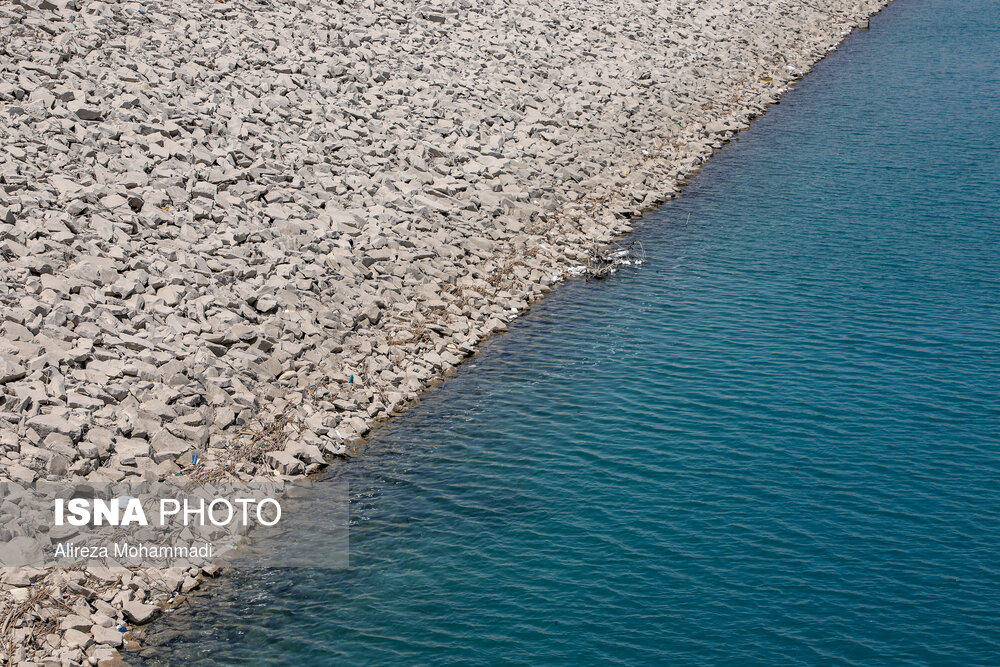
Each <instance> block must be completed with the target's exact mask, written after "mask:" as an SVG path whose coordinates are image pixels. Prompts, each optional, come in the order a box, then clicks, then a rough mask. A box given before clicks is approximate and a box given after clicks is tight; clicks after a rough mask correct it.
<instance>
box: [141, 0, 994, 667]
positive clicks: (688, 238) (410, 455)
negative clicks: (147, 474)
mask: <svg viewBox="0 0 1000 667" xmlns="http://www.w3.org/2000/svg"><path fill="white" fill-rule="evenodd" d="M998 66H1000V11H998V5H997V3H996V2H995V1H994V0H966V1H964V2H950V1H946V0H898V2H896V3H895V4H894V5H892V6H890V7H889V8H888V9H887V10H886V11H885V12H884V14H882V15H881V16H879V17H877V18H876V19H875V20H873V22H872V30H871V31H870V32H863V33H858V34H855V35H854V36H852V37H851V38H850V39H849V40H848V42H847V43H846V44H845V45H844V46H843V47H842V48H841V50H840V51H838V52H837V53H835V54H833V55H831V56H830V57H829V58H828V59H827V60H826V61H824V62H823V63H821V64H820V65H819V66H818V67H817V68H816V69H815V70H814V72H813V73H811V74H810V75H809V76H808V77H807V78H806V79H805V80H804V81H803V82H802V83H801V84H800V86H799V87H798V88H797V89H796V90H795V91H793V92H791V93H790V94H789V95H787V96H786V98H785V99H784V101H783V102H782V104H781V105H779V106H777V107H775V108H774V109H773V110H772V111H771V112H769V113H768V115H767V116H765V117H764V118H762V119H760V120H759V121H758V122H756V123H755V125H754V127H753V128H752V129H750V130H749V131H748V132H746V133H744V134H743V135H741V138H740V140H739V141H737V142H734V143H733V144H731V145H730V146H728V147H727V148H726V149H724V150H723V151H721V152H720V153H719V154H718V155H716V156H715V157H714V158H713V160H712V161H711V162H710V163H709V164H708V165H707V166H706V168H705V170H704V171H703V172H702V173H701V174H700V175H699V176H698V177H697V178H696V179H695V180H694V181H693V182H692V183H691V185H690V186H689V187H688V188H687V190H686V191H685V193H684V195H683V196H682V197H681V198H679V199H677V200H675V201H673V202H671V203H669V204H668V205H666V206H664V207H663V208H662V209H660V210H659V211H657V212H655V213H653V214H651V215H649V216H648V217H647V218H645V219H644V220H643V221H642V223H641V224H640V225H639V228H638V231H637V237H638V238H640V239H641V240H642V241H643V243H644V245H645V248H646V250H647V252H648V254H649V255H650V262H649V263H648V264H647V265H646V266H644V267H642V268H641V269H639V270H637V271H633V272H627V273H621V274H619V275H617V276H615V277H614V278H611V279H609V280H607V281H604V282H592V283H585V282H582V281H578V282H573V283H570V284H567V285H565V286H563V287H561V288H560V289H559V290H557V291H556V292H554V293H553V294H552V295H550V296H549V297H547V298H546V299H545V300H544V301H543V302H542V303H541V304H540V305H539V306H538V307H537V308H536V309H535V310H533V311H532V312H531V313H530V314H529V315H528V316H526V317H524V318H522V319H520V320H518V321H517V323H516V324H515V325H514V326H513V327H512V328H511V331H510V333H509V334H507V335H505V336H503V337H502V338H500V339H498V340H496V341H494V342H492V343H491V344H490V345H488V347H487V349H486V350H485V351H484V353H483V354H482V355H480V356H478V357H477V358H475V359H474V360H472V361H471V362H470V363H469V364H468V365H466V366H464V367H463V368H462V369H461V370H460V372H459V373H458V374H457V376H456V377H454V378H453V379H451V380H450V381H449V382H448V383H447V384H446V385H445V386H444V387H443V388H441V389H439V390H436V391H434V392H432V393H430V394H429V395H428V396H427V397H426V400H424V401H423V402H422V403H420V404H419V405H417V406H415V407H414V408H413V409H412V410H411V411H410V412H408V413H407V414H406V415H405V416H404V417H403V418H401V419H399V420H397V421H396V422H394V423H393V424H392V425H391V426H389V427H388V428H385V429H383V430H382V431H380V432H379V433H378V434H377V436H376V437H375V439H374V441H373V443H372V444H371V446H370V447H369V449H368V450H367V451H366V452H365V453H364V454H362V455H361V456H359V457H358V458H357V459H355V460H353V461H351V462H349V463H347V464H345V465H344V466H342V467H341V468H339V469H338V470H337V471H335V474H336V475H338V476H339V477H346V478H347V479H348V480H349V481H350V484H351V489H352V506H351V512H352V533H351V564H352V566H351V568H350V569H348V570H343V571H329V570H327V571H323V570H313V571H309V570H267V571H263V572H250V573H243V574H238V575H236V576H234V577H232V578H230V579H228V580H226V581H225V582H223V583H222V584H220V585H219V586H216V587H214V588H213V589H212V590H211V592H210V593H209V594H207V595H205V596H202V597H201V598H199V599H198V600H197V601H196V602H195V604H194V606H193V607H192V608H191V609H189V610H188V611H183V612H178V613H176V614H174V615H172V617H171V618H169V619H166V620H164V621H163V622H162V623H159V624H158V625H157V628H156V632H155V633H154V635H153V637H152V638H151V639H152V643H153V644H154V645H153V646H152V648H151V649H149V650H148V651H147V652H146V654H145V655H146V659H147V661H148V663H149V664H229V663H244V664H288V665H302V664H331V665H332V664H372V665H382V664H483V663H501V662H503V663H510V664H526V665H527V664H530V665H536V664H578V663H609V664H731V665H746V664H761V663H767V664H824V665H825V664H887V663H891V664H902V663H910V664H927V663H934V664H962V665H970V664H983V665H986V664H993V665H996V664H1000V394H998V390H1000V342H998V333H1000V227H998V225H1000V219H998V218H1000V216H998V206H997V196H998V194H1000V176H998V174H1000V160H998V155H1000V152H998V148H1000V74H998ZM689 218H690V219H689ZM688 219H689V221H688V222H687V223H685V221H686V220H688ZM318 493H319V494H320V499H321V494H322V491H321V490H320V491H319V492H318ZM178 631H182V632H183V634H177V633H178Z"/></svg>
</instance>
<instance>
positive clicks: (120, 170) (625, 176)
mask: <svg viewBox="0 0 1000 667" xmlns="http://www.w3.org/2000/svg"><path fill="white" fill-rule="evenodd" d="M885 1H886V0H808V1H807V0H778V1H767V2H765V1H763V0H758V1H752V0H666V1H664V2H637V1H625V0H617V1H615V0H612V1H609V2H604V1H601V2H597V1H595V0H554V1H553V2H547V3H531V2H527V1H526V0H506V1H493V2H472V1H469V0H457V1H454V2H435V3H428V4H421V3H414V2H401V1H388V2H373V1H369V2H347V3H336V2H332V1H329V0H319V1H314V2H304V1H297V2H291V1H283V0H278V1H269V2H251V1H247V0H215V1H208V0H194V1H190V0H189V1H185V2H178V1H177V0H161V1H160V2H156V3H145V2H101V1H96V0H95V1H89V0H88V1H85V0H20V1H17V2H11V3H4V4H3V5H0V47H2V51H0V69H2V76H0V105H2V109H0V140H2V144H3V150H2V154H0V274H2V278H3V280H2V283H0V447H2V455H3V463H2V469H0V476H2V477H3V478H4V479H6V480H7V481H9V482H10V483H13V484H18V485H27V484H31V483H37V482H38V481H40V480H46V479H48V480H53V479H58V480H83V479H90V480H102V479H111V480H121V479H126V478H129V477H137V478H149V479H152V478H164V477H168V476H172V475H176V474H177V473H182V474H187V475H193V476H204V477H207V478H211V477H212V476H215V475H219V474H235V475H238V476H241V477H243V478H245V479H249V478H252V477H253V476H257V475H262V474H265V475H270V474H281V475H297V474H301V473H308V472H310V471H313V470H315V469H317V468H318V467H319V466H321V465H323V463H324V460H325V459H326V458H328V457H329V456H331V455H338V454H342V453H344V452H345V448H346V446H347V445H349V444H350V443H351V442H352V441H353V440H354V439H356V438H357V437H358V436H362V435H364V434H365V433H366V431H367V430H368V429H369V427H370V425H371V424H372V423H373V422H374V421H376V420H378V419H381V418H384V417H386V416H388V415H390V414H392V413H393V412H394V411H397V410H398V409H399V408H400V407H402V406H403V405H405V404H406V402H407V401H409V400H411V399H412V398H413V397H415V396H416V395H417V394H418V392H419V391H420V390H421V389H422V388H423V387H425V386H426V385H427V384H428V383H429V382H432V381H433V380H434V379H435V378H437V377H439V376H440V375H441V374H442V373H444V372H446V371H447V370H448V369H450V368H451V367H453V366H454V365H455V364H457V363H459V362H460V361H461V360H462V358H463V357H465V356H466V355H468V354H470V353H471V352H472V351H473V350H474V348H475V346H476V344H477V343H478V342H479V341H480V340H482V339H483V338H484V337H485V336H488V335H490V334H491V333H493V332H496V331H499V330H502V329H504V328H505V323H506V322H507V321H509V319H510V318H511V317H512V316H514V315H516V314H517V313H518V312H520V311H522V310H523V309H525V308H526V307H528V305H529V304H530V303H531V302H532V301H533V300H534V299H536V298H537V297H538V296H539V295H541V294H542V293H544V292H545V291H547V290H548V289H549V288H550V287H551V285H552V284H553V283H556V282H558V281H559V280H561V279H562V278H563V277H565V276H566V275H567V273H568V272H572V270H573V269H574V267H578V266H579V265H580V263H581V262H583V261H585V259H586V257H587V256H588V253H589V252H590V250H591V248H592V247H593V246H594V245H595V244H602V243H606V242H608V241H610V240H612V239H613V238H614V237H615V236H617V235H620V234H621V233H623V232H627V231H629V229H630V227H629V224H628V218H630V217H633V216H634V215H636V214H638V213H639V212H641V211H643V210H645V209H648V208H651V207H653V206H655V205H656V204H657V203H659V202H661V201H663V200H664V199H665V198H667V197H669V196H671V195H672V194H673V193H674V192H675V191H676V189H677V187H678V185H679V184H680V183H681V182H682V180H683V179H684V178H685V176H686V175H688V174H690V173H691V172H692V171H693V170H695V169H697V167H698V165H699V164H700V163H701V162H703V161H704V159H705V158H706V157H707V156H708V155H709V154H710V153H711V152H712V151H713V150H714V149H715V148H718V147H719V146H721V145H722V142H724V141H725V140H727V139H728V138H730V137H731V136H732V135H733V134H734V133H735V132H737V131H738V130H740V129H741V128H743V127H745V126H746V125H747V124H748V123H749V121H750V120H751V119H752V118H753V117H754V116H756V115H758V114H760V113H762V112H763V111H764V109H765V108H766V107H767V106H768V105H769V104H771V103H773V102H774V101H775V100H776V99H777V98H778V97H779V96H780V94H781V93H782V92H784V91H785V90H786V89H787V87H788V86H789V84H790V83H791V82H792V81H793V80H794V79H795V78H797V77H798V76H800V75H801V74H802V73H804V72H805V71H806V70H808V69H809V67H810V66H811V65H812V64H813V63H814V62H815V61H816V60H818V59H819V58H821V57H822V56H823V55H824V54H825V53H826V52H828V51H829V50H830V49H832V48H833V47H834V46H835V45H836V44H837V43H839V41H840V40H841V39H842V38H843V37H844V36H845V35H846V34H847V33H848V32H849V31H850V30H851V29H853V28H854V27H856V26H858V25H860V24H863V23H864V22H865V21H866V19H867V17H868V16H869V15H871V14H873V13H874V12H875V11H877V10H878V9H879V8H880V7H881V6H882V5H884V4H885ZM194 454H198V455H199V460H198V464H197V465H194V464H193V463H192V462H193V459H194ZM192 574H193V573H192ZM8 575H9V576H8V577H7V579H8V580H7V581H6V586H5V588H6V589H8V590H7V592H6V593H5V595H6V596H7V597H6V598H5V600H6V605H7V607H6V608H7V609H8V610H9V609H11V608H13V607H14V606H16V605H17V604H20V603H17V602H16V601H15V602H12V601H11V598H10V595H11V593H10V591H11V590H22V589H23V588H24V586H23V584H24V583H25V582H26V581H28V579H30V582H29V583H31V582H34V583H37V584H38V585H37V586H36V587H35V588H38V589H40V586H41V583H43V582H44V581H46V579H45V577H44V576H43V575H42V574H41V573H33V574H31V576H29V577H28V579H25V577H26V576H28V575H25V574H24V573H23V572H14V573H8ZM74 576H75V575H74ZM143 576H147V575H146V574H141V573H137V574H134V575H130V574H123V575H120V576H119V579H118V580H117V581H116V582H115V583H114V584H108V585H109V586H110V588H109V589H108V590H109V592H108V593H106V594H105V596H104V597H106V598H107V599H104V600H102V598H101V596H100V595H97V594H96V593H95V595H94V597H92V598H90V599H89V600H86V599H85V600H84V603H83V604H84V606H86V607H87V609H89V610H90V611H89V612H87V609H83V607H81V608H80V610H79V616H80V617H81V618H85V620H87V621H88V622H90V621H92V618H91V616H92V615H93V614H100V615H101V617H100V619H99V620H100V622H99V623H96V624H95V623H90V625H88V624H87V623H83V622H80V623H77V624H75V625H73V627H71V628H67V629H65V630H60V628H61V627H62V626H58V627H55V626H54V628H53V629H52V632H50V633H48V634H45V635H40V634H39V633H37V632H31V631H27V628H28V627H29V624H28V622H27V621H25V620H24V619H25V618H29V617H31V614H32V613H34V612H30V611H29V612H26V614H27V615H26V616H24V617H23V618H19V620H18V622H19V623H20V624H21V625H20V630H19V631H23V632H22V635H23V636H20V637H19V642H18V643H16V644H15V646H18V648H17V649H16V650H17V651H19V653H17V655H16V658H17V659H19V660H22V661H27V660H29V659H39V660H40V659H41V658H43V657H49V658H51V659H52V660H55V661H56V662H60V661H61V662H62V664H81V663H86V662H89V663H90V664H96V663H97V662H98V661H99V660H105V661H106V660H113V659H115V653H114V650H115V649H116V648H117V647H118V646H119V645H120V644H121V642H120V641H118V643H116V640H119V639H120V637H116V636H113V633H111V632H108V631H107V629H108V628H109V627H111V626H112V625H113V623H115V622H118V621H119V620H123V619H124V618H125V616H124V612H123V611H122V605H123V604H124V603H125V602H128V603H134V604H145V603H147V602H150V601H152V600H153V599H154V597H156V595H154V591H153V589H152V588H151V587H149V586H146V585H145V584H140V583H137V582H138V580H137V579H134V577H143ZM149 576H151V575H149ZM32 577H34V578H32ZM70 579H72V577H70ZM185 581H186V579H185V577H184V576H180V577H176V576H175V577H173V579H172V580H171V582H172V584H173V586H174V590H178V589H180V588H181V587H183V586H185V583H184V582H185ZM190 585H191V584H190V583H188V584H187V586H190ZM73 586H76V587H77V588H80V587H84V586H83V583H81V582H80V581H76V580H74V581H69V580H68V579H67V578H66V577H65V576H64V577H63V579H61V580H60V581H58V582H56V583H55V584H54V589H53V590H56V593H54V594H58V593H59V592H60V591H66V590H69V589H71V588H72V587H73ZM168 588H169V587H168ZM88 590H90V589H88ZM91 592H93V591H91ZM171 592H174V591H169V590H168V591H166V593H171ZM160 593H161V594H165V593H164V592H163V591H161V592H160ZM18 595H23V594H18ZM78 597H79V596H77V595H75V596H74V598H73V599H77V598H78ZM95 601H96V602H102V603H103V605H104V606H103V607H102V606H99V605H96V602H95ZM111 601H115V604H116V605H117V606H115V607H112V606H110V605H109V602H111ZM21 606H23V604H22V605H21ZM36 606H39V607H41V608H43V609H42V612H39V613H38V614H35V617H36V618H37V617H39V615H41V617H42V618H44V604H42V601H39V603H38V605H36ZM105 616H106V617H107V618H108V619H111V620H107V619H105V618H104V617H105ZM38 622H42V621H38ZM85 626H86V627H85ZM98 626H99V628H100V629H97V628H98ZM70 631H73V633H74V634H72V635H71V634H70ZM29 639H30V641H28V640H29ZM0 650H11V649H10V647H0ZM108 656H110V657H108Z"/></svg>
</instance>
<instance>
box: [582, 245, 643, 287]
mask: <svg viewBox="0 0 1000 667" xmlns="http://www.w3.org/2000/svg"><path fill="white" fill-rule="evenodd" d="M645 262H646V250H645V248H643V247H642V243H640V242H639V241H632V242H631V243H629V244H628V245H626V246H622V245H614V246H610V247H604V248H601V247H599V246H594V247H593V249H592V250H591V251H590V257H589V259H588V262H587V280H590V279H591V278H593V279H594V280H600V279H601V278H606V277H607V276H610V275H611V274H613V273H616V272H617V271H618V269H619V267H622V266H640V265H642V264H644V263H645Z"/></svg>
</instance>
